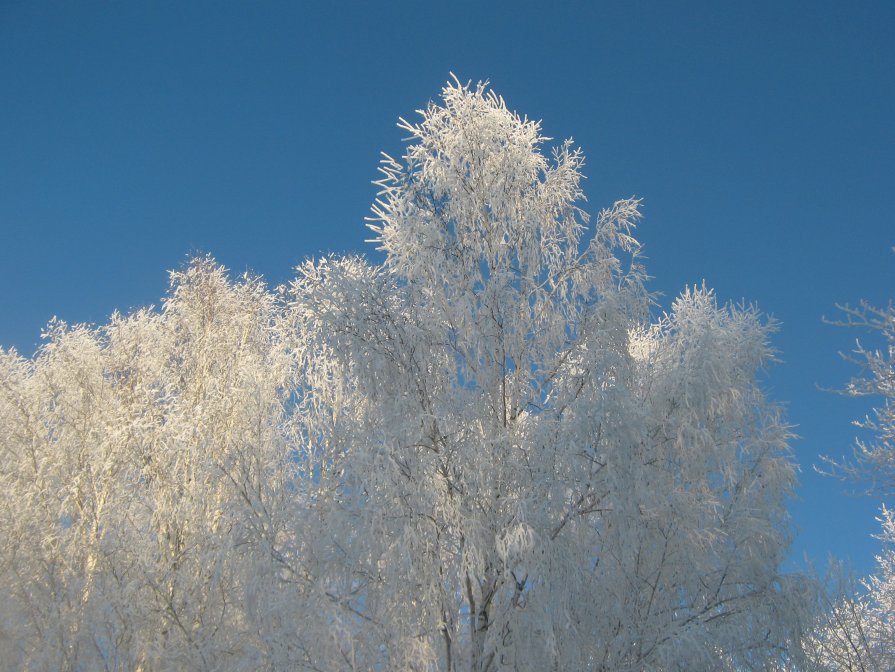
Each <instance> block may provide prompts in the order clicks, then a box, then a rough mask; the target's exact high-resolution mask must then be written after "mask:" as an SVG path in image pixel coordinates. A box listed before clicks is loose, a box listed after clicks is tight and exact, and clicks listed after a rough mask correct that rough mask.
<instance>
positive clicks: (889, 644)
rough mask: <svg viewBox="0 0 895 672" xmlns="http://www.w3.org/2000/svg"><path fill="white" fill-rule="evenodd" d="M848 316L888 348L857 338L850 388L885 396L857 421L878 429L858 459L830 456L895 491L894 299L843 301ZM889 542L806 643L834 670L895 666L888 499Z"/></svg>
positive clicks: (881, 490) (837, 469)
mask: <svg viewBox="0 0 895 672" xmlns="http://www.w3.org/2000/svg"><path fill="white" fill-rule="evenodd" d="M842 311H843V313H844V319H842V320H840V321H838V322H835V323H834V324H838V325H842V326H849V327H859V328H864V329H870V330H871V331H873V332H876V333H878V334H879V335H881V336H882V338H883V341H884V345H883V347H882V348H881V349H875V350H868V349H867V348H865V347H863V346H862V345H861V344H860V343H858V345H857V348H856V350H855V352H854V353H853V354H852V355H851V356H849V357H848V359H849V360H850V361H852V362H854V363H856V364H857V365H858V366H860V368H861V373H860V375H859V376H857V377H855V378H853V379H852V380H851V382H850V383H849V384H848V386H847V387H846V388H845V390H844V393H845V394H846V395H848V396H854V397H857V396H878V397H881V398H882V405H881V406H879V407H877V408H876V409H875V410H874V415H873V417H872V418H870V417H868V418H865V419H864V420H863V421H860V422H857V423H855V424H856V425H857V426H859V427H862V428H864V429H869V430H871V431H872V432H873V434H874V435H875V438H874V440H873V441H870V442H865V441H858V442H857V445H856V446H855V450H854V457H853V459H852V460H851V461H843V462H837V461H834V460H831V459H827V460H826V462H827V464H828V465H830V466H832V468H833V473H834V474H836V475H838V476H840V477H842V478H845V479H847V480H850V481H852V482H856V483H869V484H870V488H869V491H870V492H873V493H875V494H878V495H880V496H882V497H883V498H891V497H892V496H895V307H893V305H892V304H891V303H890V304H889V305H888V306H887V307H886V308H877V307H875V306H873V305H871V304H870V303H868V302H866V301H862V302H861V303H860V305H859V306H858V307H857V308H852V307H849V306H845V307H843V308H842ZM879 522H880V523H881V525H882V532H881V533H880V535H879V536H878V537H877V538H878V539H879V540H880V541H881V542H882V544H883V548H882V552H881V554H880V555H878V556H877V558H876V560H877V571H876V573H875V574H873V575H871V576H870V577H869V578H866V579H864V580H863V581H861V582H860V585H859V586H857V587H856V588H854V589H846V590H840V591H839V593H840V595H839V596H838V597H837V598H836V599H835V600H834V601H833V603H832V605H831V606H830V608H829V609H828V610H827V611H826V613H824V614H823V615H822V616H821V617H820V619H819V623H818V625H817V627H816V628H815V630H814V632H813V633H812V635H811V637H810V638H809V641H808V642H807V644H806V650H807V651H808V652H809V654H810V657H811V659H812V660H813V661H815V663H816V664H817V665H818V666H819V667H820V668H821V669H824V670H831V671H834V672H840V671H846V670H847V671H852V670H862V671H863V670H867V671H874V672H876V671H882V670H892V669H895V519H893V515H892V511H891V510H889V509H887V508H886V507H885V506H883V509H882V515H881V517H880V518H879Z"/></svg>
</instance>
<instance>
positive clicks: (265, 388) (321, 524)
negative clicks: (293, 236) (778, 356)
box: [0, 83, 800, 672]
mask: <svg viewBox="0 0 895 672" xmlns="http://www.w3.org/2000/svg"><path fill="white" fill-rule="evenodd" d="M400 125H401V127H402V128H403V129H404V130H405V131H407V132H408V133H409V134H410V135H411V137H412V143H411V144H410V145H409V147H408V149H407V152H406V154H405V156H404V157H403V160H402V161H396V160H393V159H391V158H389V157H386V158H385V160H384V162H383V164H382V173H383V177H382V180H381V181H380V182H379V185H380V186H381V188H382V192H381V193H380V196H379V200H377V202H376V205H375V206H374V214H375V218H374V219H373V221H372V222H371V227H372V229H373V230H374V232H375V240H376V242H377V243H378V244H379V245H380V247H381V249H382V250H384V251H385V253H386V255H387V256H386V260H385V262H384V264H383V265H382V266H373V265H370V264H369V263H367V262H365V261H364V260H362V259H360V258H326V259H322V260H320V261H318V262H307V263H305V264H304V265H302V266H301V267H300V268H299V269H298V275H297V278H296V279H295V280H294V281H293V282H292V283H291V284H290V285H289V286H288V287H284V288H282V289H281V290H280V291H279V292H278V293H272V292H270V291H268V290H267V289H266V288H265V287H264V285H263V283H261V282H260V281H259V280H257V279H254V278H249V277H246V278H243V279H241V280H239V281H236V282H232V281H230V280H228V279H227V276H226V273H225V271H224V270H223V269H222V268H221V267H220V266H218V265H217V264H215V263H214V262H212V261H211V260H209V259H199V260H196V261H194V262H193V263H192V264H191V265H190V266H189V268H188V269H187V270H185V271H183V272H181V273H175V274H173V276H172V285H171V291H170V292H169V294H168V297H167V299H166V300H165V302H164V304H163V307H162V310H161V311H160V312H155V311H152V310H144V311H139V312H137V313H135V314H133V315H130V316H127V317H122V316H115V317H113V319H112V321H111V322H110V324H108V325H106V326H103V327H100V328H96V329H92V328H87V327H72V328H69V327H66V326H65V325H62V324H54V325H51V328H50V330H49V332H48V341H47V343H46V344H45V345H44V346H43V347H42V348H41V349H40V351H39V352H38V353H37V355H36V356H35V357H34V358H33V359H24V358H22V357H19V356H18V355H16V354H15V353H14V352H5V353H2V358H0V464H2V470H0V479H2V481H0V483H2V486H3V492H4V494H5V495H6V496H5V497H4V498H2V499H0V659H2V660H3V661H5V664H7V665H8V666H9V667H11V668H12V669H28V670H60V669H61V670H86V669H91V670H93V669H108V670H125V669H126V670H131V669H141V670H146V671H149V670H177V669H191V670H193V669H195V670H255V669H272V670H286V669H290V670H291V669H305V670H431V671H434V670H441V671H459V670H474V671H476V672H484V671H497V670H537V671H542V670H606V671H608V670H613V671H624V670H631V671H634V670H637V671H640V670H657V671H658V670H663V671H665V670H681V671H683V670H719V669H730V670H733V669H758V668H764V667H767V668H773V667H774V665H777V664H779V663H780V662H781V661H785V660H786V657H787V655H788V652H787V647H788V644H789V642H790V641H791V640H792V639H793V638H794V637H796V636H797V626H798V623H799V614H800V611H799V602H798V601H795V600H794V599H793V598H794V595H795V593H794V586H793V585H791V582H790V581H789V579H788V578H787V577H785V576H781V574H780V573H779V571H778V566H779V563H780V561H781V559H782V558H783V554H784V552H785V549H786V545H787V542H788V533H787V516H786V511H785V508H784V499H785V497H786V495H787V494H788V493H790V492H791V489H792V486H793V483H794V465H793V463H792V462H791V459H790V451H789V448H788V439H789V429H788V427H787V426H786V424H785V422H784V420H783V418H782V413H781V410H780V408H779V407H777V406H775V405H774V404H771V403H769V402H768V401H767V400H766V399H765V398H764V395H763V394H762V392H761V390H760V388H759V386H758V384H757V382H756V371H757V370H758V369H760V368H761V367H764V366H765V365H767V364H768V363H769V362H771V361H772V359H773V352H772V350H771V348H770V346H769V344H768V337H769V333H770V332H771V331H772V328H773V325H772V324H769V323H767V322H765V321H763V320H762V319H761V317H760V315H759V314H758V312H757V311H756V310H755V309H753V308H749V307H719V306H718V305H717V303H716V301H715V298H714V296H713V295H712V293H711V292H710V291H708V290H705V289H701V290H687V291H685V292H684V293H683V294H682V295H681V296H680V297H679V298H678V299H677V300H676V301H675V302H674V304H673V306H672V308H671V310H670V312H669V313H668V314H666V315H664V316H662V317H661V318H659V319H658V320H657V321H655V322H654V323H650V321H649V307H650V297H649V295H648V294H647V292H646V291H645V289H644V286H643V281H644V277H645V275H644V271H643V269H642V268H641V266H640V264H639V260H638V252H639V249H640V248H639V245H638V243H637V241H636V240H635V239H634V237H633V229H634V225H635V223H636V222H637V220H638V219H639V218H640V211H639V201H637V200H636V199H628V200H622V201H619V202H617V203H615V204H614V205H613V206H612V207H610V208H607V209H605V210H603V211H601V212H600V213H599V215H598V217H597V218H596V225H595V226H594V227H593V229H589V228H588V226H587V219H588V218H587V215H586V214H585V213H584V212H583V210H582V209H581V202H582V200H583V194H582V191H581V187H580V183H581V179H582V175H581V167H582V165H583V156H582V154H581V153H580V151H579V150H577V149H574V148H573V146H572V144H571V142H570V141H567V142H565V143H562V144H561V145H560V146H559V147H558V148H556V149H555V150H554V151H553V154H552V158H550V159H548V158H547V157H545V156H544V154H543V153H542V149H541V148H542V145H543V143H544V140H545V138H543V137H542V135H541V132H540V127H539V125H538V124H537V123H535V122H532V121H529V120H527V119H524V118H520V117H519V116H518V115H516V114H514V113H512V112H510V111H509V110H508V109H507V107H506V105H505V104H504V101H503V100H502V99H501V98H499V97H498V96H496V95H495V94H493V93H492V92H490V91H489V90H487V88H486V87H485V86H484V85H481V84H480V85H478V86H476V87H471V86H468V85H467V86H463V85H461V84H459V83H455V84H452V85H449V86H447V87H446V88H445V89H444V91H443V103H442V104H435V103H432V104H430V105H429V106H428V108H427V109H426V110H424V111H423V112H422V120H421V122H420V123H419V124H411V123H408V122H406V121H402V122H401V124H400Z"/></svg>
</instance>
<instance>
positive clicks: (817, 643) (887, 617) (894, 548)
mask: <svg viewBox="0 0 895 672" xmlns="http://www.w3.org/2000/svg"><path fill="white" fill-rule="evenodd" d="M879 522H880V523H881V524H882V533H881V534H880V535H879V536H878V537H877V538H878V539H879V540H880V541H881V542H882V544H883V549H882V552H881V553H880V555H878V556H877V557H876V561H877V570H876V572H875V573H874V574H873V575H871V576H870V577H868V578H866V579H863V580H862V581H860V582H859V583H857V584H856V583H854V582H851V581H843V582H840V584H839V585H838V586H836V587H835V588H834V590H833V591H831V592H832V594H833V595H834V597H833V599H831V600H830V601H829V602H828V604H827V605H826V608H825V609H824V610H823V611H822V612H821V614H820V616H819V617H818V619H817V621H816V624H815V626H814V628H813V629H812V630H810V631H809V634H808V635H807V637H806V639H805V641H804V642H803V648H804V652H805V654H806V656H807V658H808V660H809V661H810V666H808V667H807V669H809V670H823V671H825V672H888V670H893V669H895V518H893V515H892V512H891V511H890V510H889V509H887V508H885V507H883V510H882V516H881V517H880V518H879Z"/></svg>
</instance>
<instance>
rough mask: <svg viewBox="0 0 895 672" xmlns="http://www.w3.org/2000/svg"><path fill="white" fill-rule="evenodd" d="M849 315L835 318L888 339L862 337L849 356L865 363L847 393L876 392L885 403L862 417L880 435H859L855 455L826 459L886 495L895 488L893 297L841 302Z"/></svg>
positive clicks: (849, 476)
mask: <svg viewBox="0 0 895 672" xmlns="http://www.w3.org/2000/svg"><path fill="white" fill-rule="evenodd" d="M841 310H842V313H843V315H844V319H842V320H839V321H836V322H833V324H837V325H840V326H848V327H856V328H860V329H865V330H869V331H871V332H873V333H876V334H878V335H879V336H881V337H882V340H883V345H882V347H881V348H877V349H867V348H865V347H864V346H863V345H861V343H860V342H858V343H857V347H856V349H855V351H854V352H853V353H852V354H851V355H848V356H846V359H847V360H849V361H851V362H853V363H854V364H856V365H857V366H858V367H860V371H861V373H860V375H858V376H856V377H855V378H853V379H852V380H851V381H850V382H849V384H848V386H847V387H846V388H845V390H843V393H844V394H846V395H848V396H851V397H864V396H876V397H881V398H882V405H880V406H878V407H877V408H876V409H875V410H874V414H873V417H867V418H865V419H864V420H863V421H859V422H856V423H855V424H856V425H857V426H858V427H862V428H864V429H868V430H870V431H871V432H872V433H873V434H874V437H875V440H874V441H870V442H866V441H858V442H857V445H856V446H855V450H854V456H853V459H852V460H850V461H843V462H837V461H834V460H831V459H829V458H827V459H826V462H827V463H828V464H829V465H831V466H832V467H833V471H834V473H835V474H836V475H839V476H841V477H843V478H846V479H849V480H852V481H856V482H866V483H869V484H870V489H871V491H874V492H876V493H877V494H880V495H882V496H884V497H890V496H892V495H893V494H895V306H893V305H892V303H889V305H888V306H886V307H885V308H878V307H876V306H874V305H872V304H870V303H868V302H867V301H862V302H861V303H860V304H859V305H858V307H857V308H854V307H851V306H841Z"/></svg>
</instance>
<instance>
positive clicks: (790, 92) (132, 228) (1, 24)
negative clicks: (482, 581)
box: [0, 0, 895, 572]
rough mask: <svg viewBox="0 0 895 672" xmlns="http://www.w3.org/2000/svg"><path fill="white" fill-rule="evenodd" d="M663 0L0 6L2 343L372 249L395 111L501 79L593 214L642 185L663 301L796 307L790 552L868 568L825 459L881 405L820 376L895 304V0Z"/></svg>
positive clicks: (779, 373)
mask: <svg viewBox="0 0 895 672" xmlns="http://www.w3.org/2000/svg"><path fill="white" fill-rule="evenodd" d="M671 4H672V3H659V2H655V3H651V2H612V3H609V2H592V3H583V2H582V3H573V2H569V3H559V6H552V5H551V4H550V3H546V2H543V1H541V2H537V3H535V2H512V3H509V2H489V3H483V2H477V3H465V2H451V3H431V4H430V3H427V2H413V3H411V2H395V3H387V2H382V3H360V2H358V3H335V2H328V3H308V2H304V3H300V2H291V3H272V2H253V3H247V2H246V3H237V2H186V3H183V2H151V3H150V2H104V3H94V2H87V1H85V2H77V3H73V2H72V3H44V2H24V1H22V2H15V1H13V2H10V1H9V0H6V1H5V2H4V1H3V0H0V234H2V237H0V240H2V244H0V287H2V289H0V345H3V346H4V347H11V346H14V347H16V348H17V349H18V350H19V351H20V352H23V353H26V354H30V353H31V352H32V351H33V349H34V347H35V346H36V344H37V343H38V341H39V334H40V330H41V328H42V326H43V325H44V324H45V323H46V322H47V321H48V320H49V319H50V318H51V317H52V316H54V315H58V316H59V317H60V318H62V319H64V320H67V321H69V322H84V321H86V322H99V323H101V322H104V321H105V320H106V319H107V318H108V316H109V314H110V313H111V312H112V311H113V310H114V309H116V308H118V309H121V310H127V309H130V308H134V307H139V306H142V305H146V304H150V303H158V300H159V297H160V296H161V295H162V294H163V293H164V291H165V288H166V283H167V278H166V274H165V271H166V270H167V269H171V268H176V267H179V266H180V265H182V263H183V262H184V260H185V259H186V258H187V255H189V254H191V253H197V252H210V253H212V254H214V255H215V256H216V258H217V259H218V260H219V261H221V262H222V263H224V264H226V265H227V266H228V267H230V268H231V269H233V270H234V271H237V272H242V271H244V270H247V269H250V270H253V271H255V272H258V273H261V274H263V275H264V276H265V277H266V278H267V279H268V280H269V282H271V283H272V284H276V283H279V282H282V281H284V280H286V279H287V278H289V277H290V275H291V270H292V268H293V267H294V266H295V265H296V264H298V263H299V262H300V261H302V260H303V259H304V258H306V257H308V256H317V255H319V254H321V253H324V252H364V253H367V254H372V255H373V256H374V257H375V256H376V255H375V253H374V252H373V250H372V247H371V246H370V245H368V244H366V243H365V242H364V240H365V238H367V237H368V235H369V232H368V231H367V230H366V229H365V228H364V224H363V218H364V217H365V216H366V215H367V214H368V211H369V206H370V203H371V202H372V199H373V197H374V194H375V188H374V187H373V186H372V185H371V184H370V181H371V180H372V179H374V178H375V177H376V166H377V161H378V158H379V152H380V151H386V152H388V153H390V154H393V155H399V154H400V153H401V151H402V149H401V147H402V144H401V138H402V133H401V132H400V131H399V130H398V129H397V128H396V127H395V122H396V119H397V117H398V116H399V115H401V116H405V117H407V118H411V117H412V115H413V111H414V110H416V109H418V108H420V107H422V106H424V105H425V104H426V102H427V101H428V100H429V99H433V98H436V97H437V96H438V94H439V92H440V89H441V86H442V85H443V84H444V82H445V81H446V80H447V79H448V76H449V73H450V72H455V73H457V75H458V76H459V77H460V78H461V79H464V80H466V79H471V80H474V81H475V80H479V79H489V80H490V81H491V83H492V85H493V87H494V89H495V90H496V91H497V92H498V93H500V94H502V95H503V96H504V97H505V99H506V100H507V102H508V105H509V106H510V107H511V108H514V109H516V110H517V111H519V112H520V113H524V114H527V115H528V116H529V117H532V118H537V119H543V122H544V123H543V126H544V130H545V133H546V134H547V135H549V136H551V137H554V138H557V139H562V138H565V137H569V136H572V137H574V138H575V140H576V142H577V143H578V144H579V145H580V146H581V147H582V148H583V149H584V151H585V154H586V155H587V157H588V165H587V167H586V169H585V172H586V173H587V175H588V180H587V183H586V184H585V189H586V191H587V194H588V199H589V208H590V209H591V210H592V211H596V210H598V209H599V208H600V207H602V206H604V205H608V204H609V203H611V202H612V201H613V200H615V199H617V198H621V197H627V196H631V195H637V196H641V197H643V198H644V199H645V200H644V202H645V214H646V219H645V220H644V222H643V223H642V225H641V228H640V232H639V238H640V240H641V241H642V242H643V243H644V244H645V246H646V254H647V256H648V261H647V267H648V270H649V272H650V273H651V275H653V276H654V280H653V281H652V284H651V288H652V289H653V290H654V291H658V292H662V293H663V294H664V298H663V304H664V305H666V306H667V305H668V303H669V302H670V300H671V298H673V296H674V295H675V294H676V293H677V292H678V291H680V290H681V289H682V288H683V287H684V286H685V285H686V284H688V283H689V284H694V283H701V282H702V281H703V280H705V282H706V284H707V285H708V286H710V287H713V288H714V289H715V290H716V293H717V295H718V296H719V297H720V298H721V299H722V300H725V301H726V300H731V301H740V300H741V299H745V300H747V301H750V302H755V303H757V304H758V305H759V306H760V307H761V308H762V309H763V310H764V311H766V312H768V313H770V314H773V315H774V316H775V317H776V318H777V319H779V320H780V321H781V322H782V326H781V331H780V333H779V334H777V337H776V339H775V344H776V346H777V347H778V348H779V350H780V351H781V355H780V357H781V360H782V363H781V364H779V365H777V366H775V367H774V368H773V369H772V370H771V371H770V372H769V374H768V376H767V379H766V387H767V389H768V392H769V394H770V395H771V396H772V397H773V398H774V399H777V400H779V401H782V402H786V403H787V405H788V408H789V419H790V421H791V422H792V423H794V424H795V425H797V427H796V432H797V433H798V434H799V435H800V437H801V438H800V439H799V440H798V441H796V442H795V443H794V449H795V452H796V455H797V458H798V460H799V462H800V463H801V465H802V479H801V480H802V484H801V487H800V489H799V493H798V499H797V500H796V501H795V502H794V503H793V506H792V511H793V518H794V522H795V525H796V528H797V533H798V536H797V538H796V543H795V545H794V547H793V551H792V558H793V560H792V561H791V562H792V563H795V562H796V561H799V562H800V560H799V559H800V558H801V557H802V555H803V554H805V553H807V554H809V555H810V556H811V557H813V558H814V559H815V560H817V561H819V562H820V563H821V564H823V563H824V562H825V559H826V556H827V555H828V554H830V553H832V554H834V555H836V556H838V557H843V558H846V557H847V558H850V559H851V560H852V561H853V562H854V564H855V566H856V568H857V569H858V571H862V572H863V571H866V570H868V569H870V568H871V567H872V564H873V553H874V552H875V551H876V550H877V544H876V542H875V541H874V540H872V539H871V538H870V536H869V535H870V534H872V533H873V532H875V530H876V524H875V522H874V520H873V519H874V516H875V514H876V510H877V506H878V502H875V501H873V500H872V499H869V498H854V497H846V496H844V495H843V494H842V490H843V486H842V485H841V484H839V483H837V482H836V481H833V480H832V479H829V478H820V477H818V476H816V475H815V474H813V473H812V470H811V465H812V464H815V463H816V462H817V457H818V455H819V454H824V453H826V454H832V455H842V454H844V453H847V452H849V450H850V445H851V442H852V440H853V437H854V435H855V431H856V430H855V429H854V428H853V427H851V426H850V424H849V423H850V421H851V420H852V419H854V418H857V417H859V416H861V415H862V414H863V413H865V412H866V411H867V409H868V405H867V404H866V403H864V402H862V401H856V400H849V399H845V398H842V397H838V396H835V395H831V394H828V393H825V392H823V391H821V390H820V389H819V387H818V386H825V387H836V386H841V385H843V384H844V383H845V382H846V380H847V379H848V377H849V375H851V373H853V371H852V369H851V368H850V367H849V366H847V365H845V364H844V363H842V362H840V361H838V360H837V354H836V353H837V352H838V351H842V350H849V349H850V348H851V347H852V346H853V344H854V338H855V337H856V336H858V335H859V334H857V333H854V332H849V331H846V330H842V329H836V328H834V327H830V326H826V325H824V324H823V323H822V321H821V318H822V317H823V316H825V315H826V316H828V317H831V316H835V308H834V304H836V303H845V302H852V303H854V302H856V301H858V300H859V299H860V298H862V297H865V298H868V299H870V300H871V301H874V302H876V303H879V304H882V303H885V302H887V301H888V300H889V298H892V297H895V254H893V252H892V250H891V248H892V246H893V245H895V218H893V215H892V213H893V210H895V207H893V206H895V163H893V162H895V132H893V125H892V119H893V118H895V77H893V73H895V47H893V41H892V39H891V26H892V25H895V3H890V2H877V3H871V2H865V3H861V2H850V3H845V2H842V3H831V2H814V3H796V2H791V3H784V2H753V3H726V2H724V3H722V2H690V3H681V4H684V5H685V7H683V8H681V7H674V8H672V7H671ZM871 342H872V341H871ZM893 504H895V503H893Z"/></svg>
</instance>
